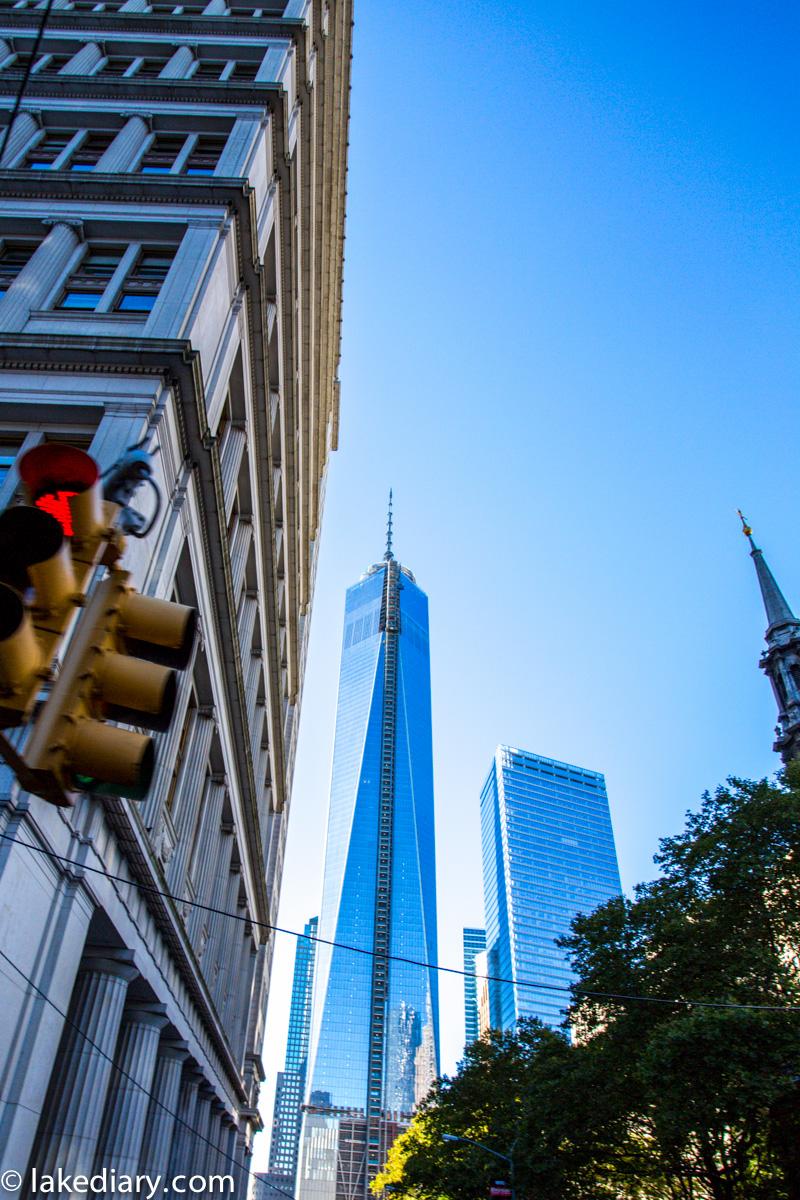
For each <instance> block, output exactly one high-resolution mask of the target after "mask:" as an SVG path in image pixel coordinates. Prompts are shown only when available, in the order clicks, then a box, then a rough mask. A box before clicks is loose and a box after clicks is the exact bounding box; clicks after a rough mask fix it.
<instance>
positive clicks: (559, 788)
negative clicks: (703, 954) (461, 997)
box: [481, 746, 622, 1029]
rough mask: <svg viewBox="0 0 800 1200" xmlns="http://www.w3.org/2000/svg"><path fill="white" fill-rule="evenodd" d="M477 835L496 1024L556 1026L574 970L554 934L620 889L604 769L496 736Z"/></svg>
mask: <svg viewBox="0 0 800 1200" xmlns="http://www.w3.org/2000/svg"><path fill="white" fill-rule="evenodd" d="M481 836H482V842H483V891H484V902H485V906H486V948H487V954H488V968H489V976H490V983H489V1000H490V1015H491V1023H492V1026H493V1027H494V1028H496V1029H511V1028H513V1027H514V1025H515V1024H516V1023H517V1021H518V1020H519V1019H520V1018H521V1017H538V1018H539V1019H540V1020H541V1021H543V1022H544V1023H545V1024H546V1025H551V1026H553V1027H555V1026H558V1025H560V1024H561V1021H562V1020H563V1016H564V1012H565V1010H566V1007H567V1005H568V1003H569V996H568V994H567V988H568V987H569V985H570V984H571V983H572V978H573V977H572V970H571V968H570V965H569V960H568V958H567V954H566V952H565V951H564V950H561V949H559V947H558V946H557V945H556V944H555V943H556V939H557V938H559V937H562V936H563V935H564V934H567V933H569V929H570V922H571V921H572V918H573V917H574V916H576V915H577V913H579V912H585V913H588V912H591V911H592V909H594V908H596V907H597V906H598V905H599V904H602V903H603V902H604V901H606V900H610V899H611V898H612V897H613V896H618V895H619V894H620V892H621V890H622V889H621V887H620V881H619V868H618V866H617V855H616V851H615V849H614V833H613V831H612V828H611V817H610V814H609V811H608V796H607V795H606V785H605V779H604V778H603V776H602V775H600V774H598V772H597V771H586V770H584V769H583V768H582V767H573V766H570V765H569V764H568V763H562V762H556V761H555V760H554V759H552V758H543V757H542V756H541V755H540V754H531V753H528V752H527V751H525V750H515V749H513V748H512V747H510V746H498V748H497V751H496V753H495V756H494V761H493V762H492V766H491V770H490V771H489V775H488V777H487V779H486V783H485V784H484V786H483V792H482V793H481ZM492 976H494V977H500V978H501V979H504V980H510V981H514V982H508V983H499V982H496V980H495V981H492V979H491V977H492ZM518 980H523V981H524V980H532V981H535V982H536V983H540V984H542V985H543V986H541V987H529V986H521V985H520V983H518V982H516V981H518Z"/></svg>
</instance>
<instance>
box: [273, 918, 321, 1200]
mask: <svg viewBox="0 0 800 1200" xmlns="http://www.w3.org/2000/svg"><path fill="white" fill-rule="evenodd" d="M318 925H319V917H312V918H311V920H310V921H308V922H307V924H306V927H305V929H304V930H303V933H304V935H305V936H304V937H302V938H298V939H297V946H296V949H295V955H294V978H293V980H292V1002H291V1006H290V1008H289V1033H288V1037H287V1039H286V1060H285V1063H284V1068H283V1070H282V1071H279V1072H278V1079H277V1083H276V1086H275V1109H274V1112H273V1118H272V1142H271V1144H270V1150H269V1175H268V1176H267V1177H266V1181H267V1183H269V1182H271V1181H272V1180H273V1179H274V1181H275V1182H277V1183H278V1185H279V1186H280V1187H281V1188H283V1189H284V1191H288V1192H290V1193H292V1194H293V1193H294V1180H295V1172H296V1170H297V1149H298V1146H299V1143H300V1125H301V1121H302V1111H301V1105H302V1103H303V1100H304V1097H305V1086H306V1062H307V1060H308V1034H309V1030H310V1028H311V994H312V987H313V984H314V961H315V958H316V951H317V944H316V942H315V941H314V940H313V939H314V938H315V937H316V934H317V926H318Z"/></svg>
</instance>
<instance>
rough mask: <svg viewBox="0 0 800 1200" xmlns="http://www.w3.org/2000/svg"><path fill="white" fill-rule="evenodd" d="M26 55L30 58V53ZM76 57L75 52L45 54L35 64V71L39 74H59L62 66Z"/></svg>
mask: <svg viewBox="0 0 800 1200" xmlns="http://www.w3.org/2000/svg"><path fill="white" fill-rule="evenodd" d="M75 53H77V51H76V52H75ZM26 57H27V58H30V55H26ZM74 57H75V55H74V54H45V55H44V57H43V58H40V59H39V61H38V62H37V63H36V65H35V66H34V68H33V73H35V74H37V75H57V74H58V72H59V71H60V70H61V69H62V67H65V66H66V65H67V63H68V62H70V60H71V59H73V58H74Z"/></svg>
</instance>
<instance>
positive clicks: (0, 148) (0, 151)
mask: <svg viewBox="0 0 800 1200" xmlns="http://www.w3.org/2000/svg"><path fill="white" fill-rule="evenodd" d="M52 7H53V0H47V3H46V4H45V6H44V12H43V13H42V19H41V21H40V22H39V28H38V30H37V31H36V37H35V38H34V42H33V47H32V49H31V56H30V58H29V59H28V63H27V66H26V67H25V70H24V72H23V75H22V79H21V80H20V85H19V87H18V88H17V94H16V97H15V99H14V107H13V108H12V109H11V116H10V117H9V118H8V124H7V125H6V128H5V132H4V133H3V140H2V142H0V163H2V161H3V155H4V154H5V152H6V144H7V142H8V139H9V138H10V137H11V129H12V126H13V124H14V122H15V121H16V119H17V117H18V116H19V110H20V107H21V105H22V98H23V96H24V95H25V89H26V88H27V86H28V80H29V79H30V77H31V71H32V70H33V64H34V63H35V62H36V55H37V54H38V52H39V46H40V45H41V42H42V36H43V34H44V29H45V25H46V24H47V19H48V17H49V16H50V9H51V8H52Z"/></svg>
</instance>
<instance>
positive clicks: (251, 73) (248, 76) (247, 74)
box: [229, 58, 261, 83]
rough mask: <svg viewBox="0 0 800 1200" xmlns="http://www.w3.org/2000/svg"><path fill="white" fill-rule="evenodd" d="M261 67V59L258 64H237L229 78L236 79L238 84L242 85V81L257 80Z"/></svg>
mask: <svg viewBox="0 0 800 1200" xmlns="http://www.w3.org/2000/svg"><path fill="white" fill-rule="evenodd" d="M260 66H261V59H260V58H259V59H258V60H257V61H256V62H237V64H236V66H235V67H234V68H233V73H232V74H231V75H230V76H229V78H230V79H234V80H235V81H236V82H237V83H240V82H241V81H242V80H252V79H255V77H256V75H257V74H258V68H259V67H260Z"/></svg>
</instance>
